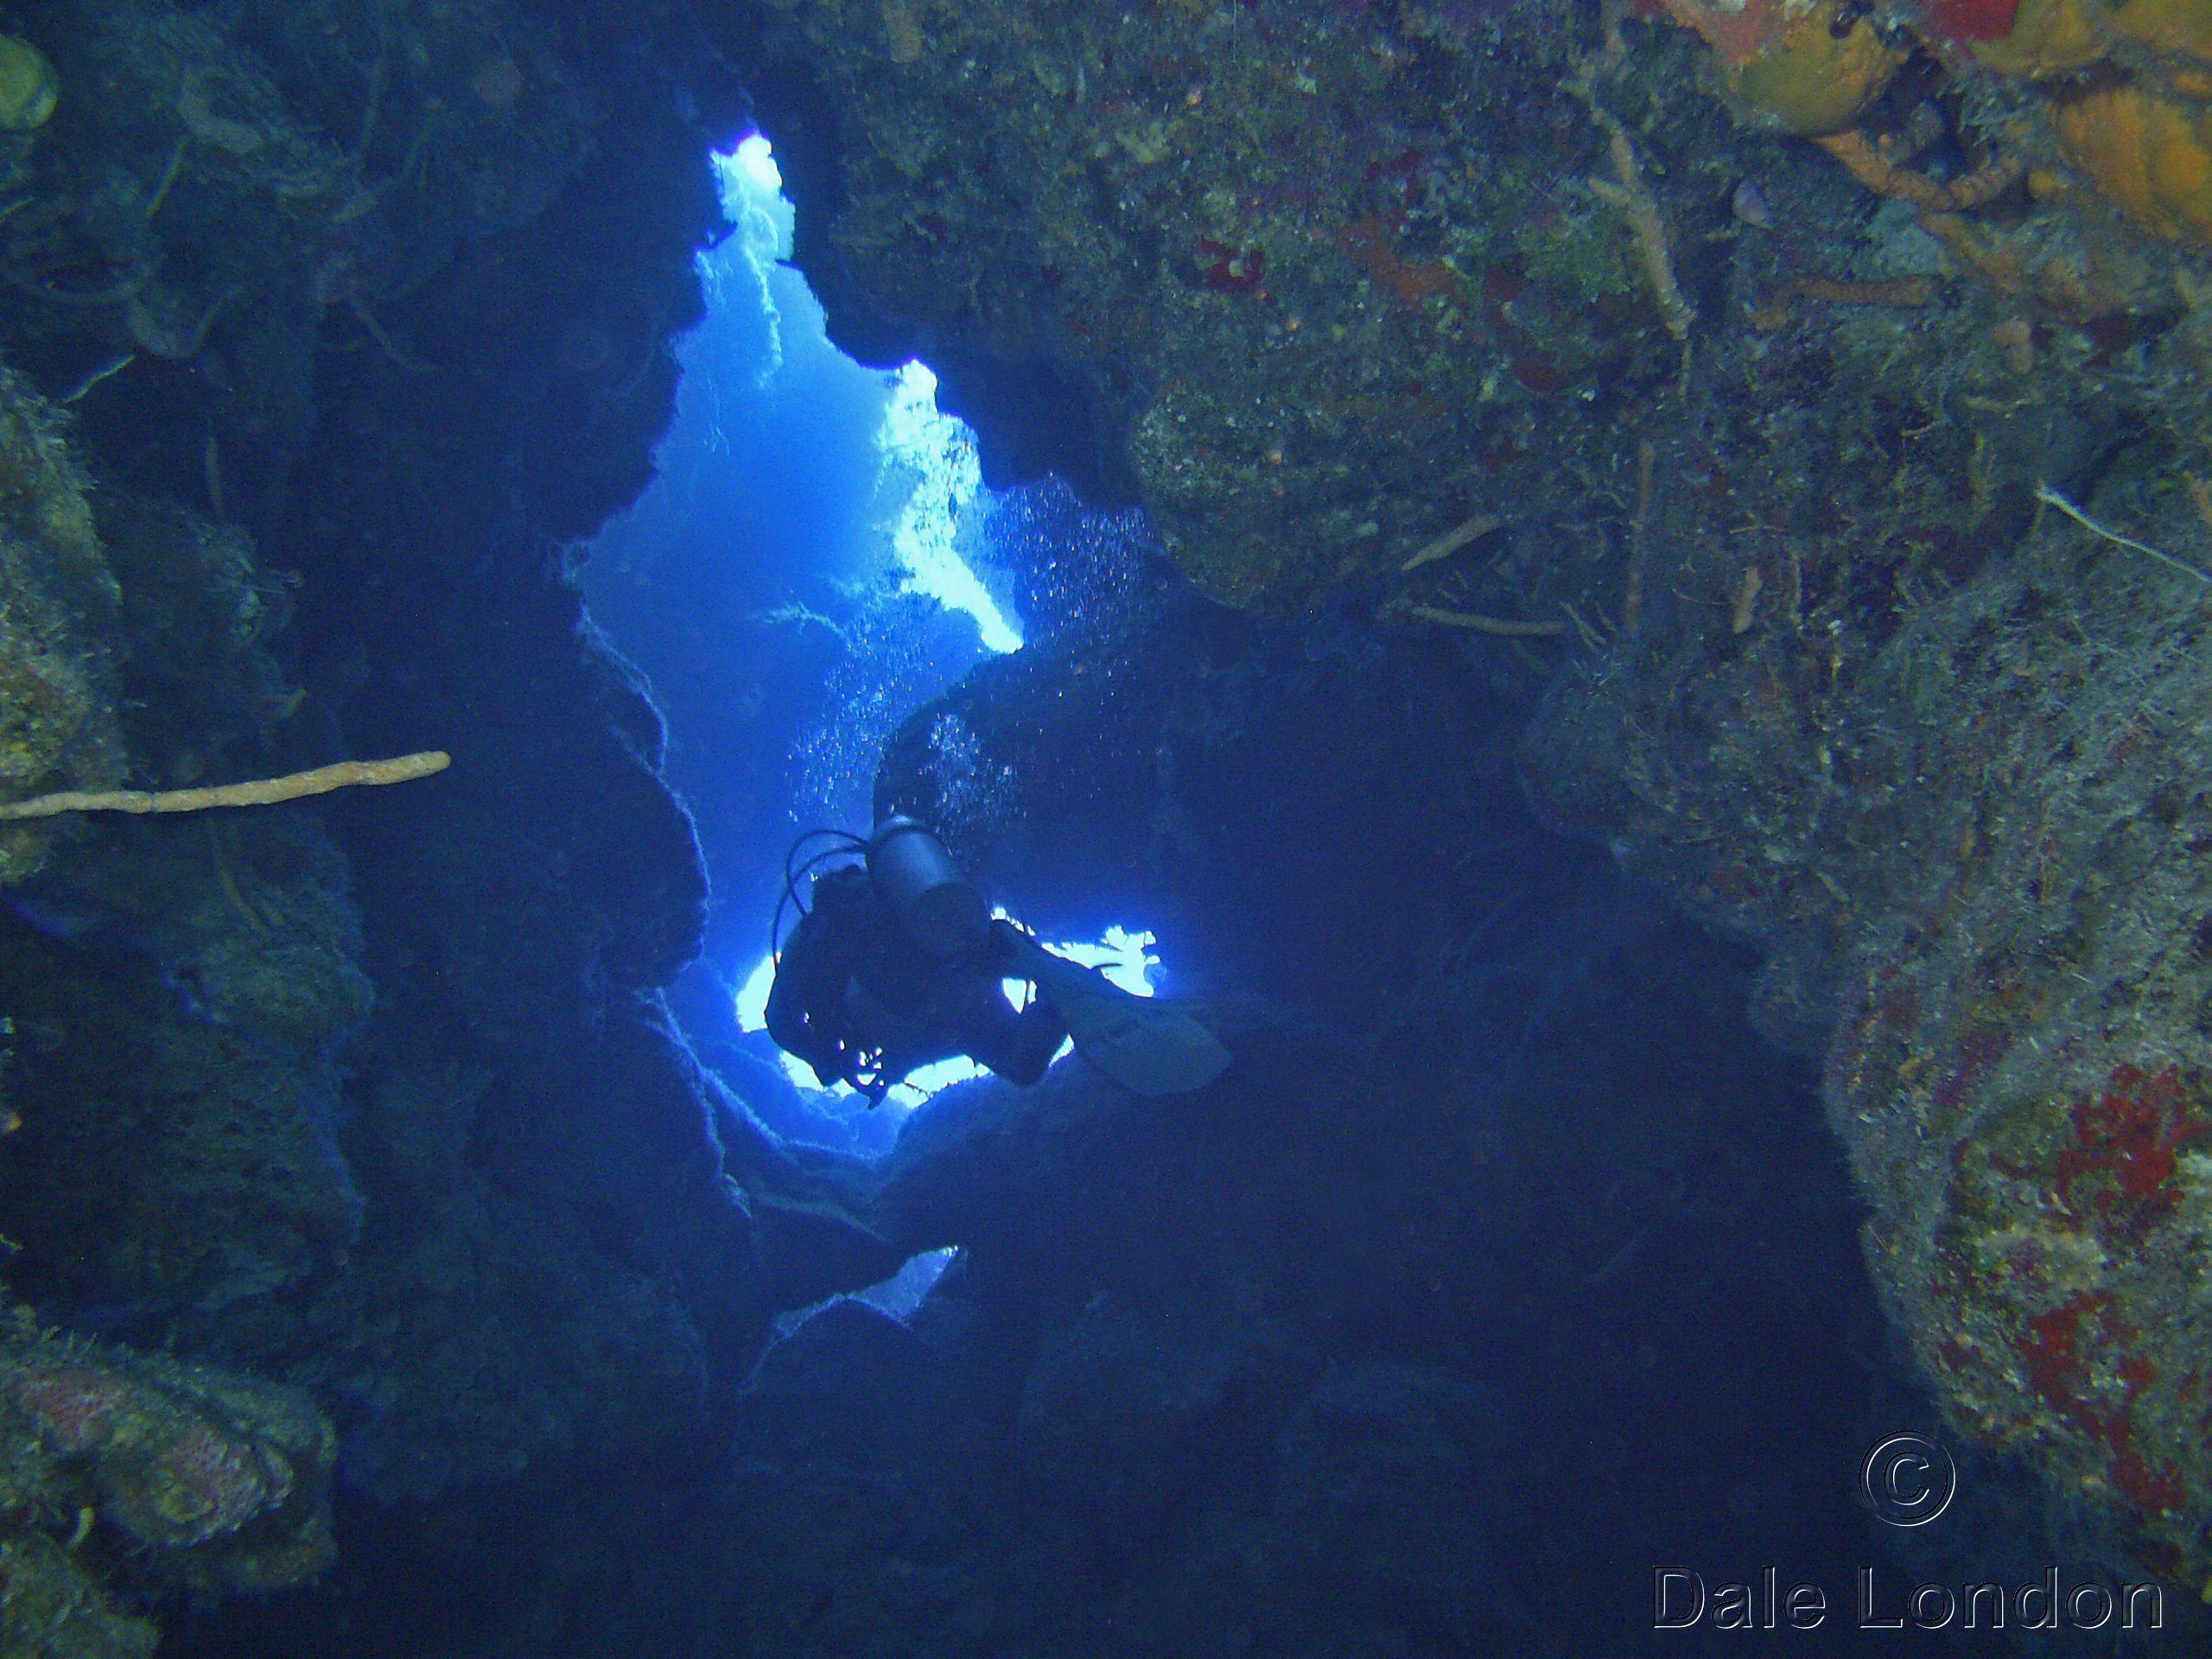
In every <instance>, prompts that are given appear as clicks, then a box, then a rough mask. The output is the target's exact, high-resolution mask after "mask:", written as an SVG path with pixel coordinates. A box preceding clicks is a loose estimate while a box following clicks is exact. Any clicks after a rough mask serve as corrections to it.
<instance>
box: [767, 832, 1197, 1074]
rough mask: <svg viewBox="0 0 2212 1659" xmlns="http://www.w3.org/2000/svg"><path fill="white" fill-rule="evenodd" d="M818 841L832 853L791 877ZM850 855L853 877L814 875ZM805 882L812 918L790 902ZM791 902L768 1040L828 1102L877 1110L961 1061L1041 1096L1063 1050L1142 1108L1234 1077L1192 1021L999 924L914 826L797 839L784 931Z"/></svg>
mask: <svg viewBox="0 0 2212 1659" xmlns="http://www.w3.org/2000/svg"><path fill="white" fill-rule="evenodd" d="M817 836H828V837H829V838H830V841H831V844H830V845H829V847H827V848H826V849H823V850H821V851H818V852H817V853H816V854H815V855H812V856H811V857H810V858H808V859H806V860H804V861H803V862H800V863H798V864H797V865H796V867H795V866H794V864H793V862H792V860H794V859H796V858H797V855H798V850H799V848H800V847H802V846H804V844H805V843H806V842H808V841H809V840H811V839H814V838H815V837H817ZM841 855H843V856H851V855H859V858H860V861H859V862H857V863H847V864H841V865H838V866H836V868H829V869H823V868H821V867H822V866H823V865H824V864H826V863H828V862H829V861H831V860H833V859H836V858H837V857H839V856H841ZM810 870H811V871H814V872H815V874H814V881H813V903H812V904H811V905H810V906H809V905H804V904H801V903H800V902H799V898H798V878H799V876H800V875H801V874H805V873H806V872H808V871H810ZM786 903H788V904H791V905H793V906H798V910H799V912H800V914H799V922H798V926H797V927H796V928H794V929H793V930H792V931H791V938H789V939H788V940H786V941H785V942H784V943H783V945H782V947H781V949H780V950H779V951H778V953H777V958H776V978H775V983H774V985H773V987H772V988H771V989H770V991H769V993H768V1033H769V1035H770V1036H772V1037H773V1038H774V1039H776V1042H777V1043H778V1045H779V1046H781V1047H782V1048H783V1049H784V1050H785V1052H787V1053H790V1054H793V1055H796V1056H797V1057H798V1058H800V1059H802V1060H804V1061H805V1062H806V1063H807V1065H810V1066H811V1067H813V1068H814V1075H815V1076H816V1077H818V1078H819V1079H820V1080H821V1082H822V1086H823V1088H825V1089H827V1088H830V1087H832V1086H834V1085H835V1084H839V1083H846V1084H851V1085H852V1086H853V1087H854V1088H855V1089H856V1090H859V1091H860V1092H861V1093H862V1094H863V1095H866V1096H868V1103H869V1104H870V1105H871V1106H872V1105H874V1103H876V1102H877V1101H879V1100H880V1099H881V1098H882V1097H883V1095H884V1093H885V1091H886V1090H888V1089H890V1088H891V1087H892V1086H893V1084H897V1083H899V1081H900V1080H901V1079H903V1078H904V1077H906V1075H907V1074H908V1073H909V1072H911V1071H915V1070H916V1069H918V1068H919V1067H921V1066H924V1065H929V1064H931V1062H933V1061H937V1060H942V1059H948V1058H951V1057H952V1056H953V1055H956V1054H965V1055H967V1056H969V1058H971V1059H974V1060H976V1062H977V1063H978V1064H980V1065H985V1066H988V1068H989V1069H990V1070H991V1071H995V1072H996V1073H997V1074H998V1075H999V1076H1000V1077H1004V1078H1006V1079H1007V1081H1008V1082H1010V1083H1017V1084H1033V1083H1035V1082H1036V1081H1037V1080H1038V1079H1039V1077H1043V1076H1044V1075H1045V1069H1046V1066H1048V1065H1051V1064H1052V1056H1053V1055H1054V1054H1055V1053H1056V1052H1058V1049H1059V1046H1060V1045H1061V1043H1062V1042H1064V1041H1065V1040H1066V1039H1067V1038H1068V1037H1069V1036H1070V1035H1072V1036H1073V1037H1074V1039H1075V1042H1076V1047H1077V1050H1078V1051H1079V1052H1081V1053H1082V1054H1083V1055H1084V1058H1087V1059H1089V1060H1090V1062H1091V1063H1092V1064H1093V1065H1096V1066H1097V1067H1098V1069H1099V1070H1100V1071H1103V1072H1105V1073H1106V1075H1107V1076H1108V1077H1112V1078H1113V1079H1114V1080H1115V1081H1116V1082H1117V1083H1120V1084H1123V1085H1124V1086H1126V1087H1128V1088H1130V1089H1133V1090H1136V1091H1137V1092H1138V1093H1140V1094H1149V1095H1164V1094H1179V1093H1182V1092H1184V1091H1185V1090H1192V1089H1197V1088H1199V1087H1202V1086H1203V1085H1204V1084H1207V1083H1210V1082H1211V1081H1212V1080H1213V1079H1214V1077H1217V1076H1218V1075H1219V1074H1220V1072H1221V1071H1222V1069H1223V1068H1224V1066H1226V1065H1228V1064H1229V1059H1230V1055H1229V1051H1228V1050H1227V1049H1225V1048H1224V1047H1223V1046H1221V1044H1220V1043H1219V1042H1218V1041H1217V1039H1215V1038H1214V1036H1213V1034H1212V1033H1211V1032H1209V1031H1207V1030H1206V1029H1205V1027H1203V1026H1201V1025H1199V1024H1198V1022H1197V1021H1196V1020H1192V1018H1191V1017H1190V1016H1189V1015H1187V1014H1183V1013H1180V1012H1179V1011H1178V1010H1176V1009H1173V1008H1172V1007H1166V1006H1165V1005H1161V1004H1155V1003H1152V1002H1149V1001H1146V1000H1145V999H1142V998H1140V997H1134V996H1130V995H1128V993H1126V992H1124V991H1122V990H1120V989H1118V988H1116V987H1115V986H1113V985H1112V984H1110V983H1109V982H1108V981H1107V980H1106V978H1105V976H1103V975H1102V974H1099V973H1098V972H1097V971H1096V970H1095V969H1089V968H1083V967H1079V966H1077V964H1076V963H1071V962H1068V961H1066V960H1065V959H1064V958H1062V957H1056V956H1054V955H1053V954H1052V952H1051V951H1049V950H1046V949H1045V948H1044V946H1042V945H1040V944H1038V943H1037V942H1036V940H1034V939H1033V938H1030V937H1029V935H1028V934H1027V933H1025V932H1023V931H1021V930H1020V928H1018V927H1016V926H1014V925H1013V924H1012V923H1011V922H1008V921H1007V920H1006V919H1004V918H994V917H993V916H992V915H991V913H990V912H989V910H988V907H987V906H985V905H984V903H983V899H982V895H981V894H980V893H977V891H976V888H975V887H973V886H971V885H970V884H969V882H968V881H967V880H966V879H965V878H964V877H963V876H962V874H960V870H959V868H958V867H957V865H956V864H954V862H953V861H952V857H951V855H950V854H949V853H947V852H946V851H945V849H944V843H943V842H940V841H938V838H937V837H936V836H934V835H932V834H931V832H930V831H929V830H928V829H925V827H924V826H923V825H921V824H919V823H916V822H915V821H914V820H913V819H912V818H909V817H889V818H887V819H885V820H884V821H883V823H880V824H878V825H877V826H876V829H875V833H874V835H872V836H869V837H868V839H867V840H866V841H862V840H861V839H860V837H858V836H849V835H845V834H843V833H842V832H841V831H834V830H816V831H813V832H812V833H811V835H809V836H801V837H800V838H799V840H798V842H796V843H794V844H793V846H792V849H791V858H789V859H786V860H785V869H784V897H783V899H782V901H781V902H779V904H778V906H777V918H778V923H779V925H780V922H781V919H782V914H783V906H784V904H786ZM1008 980H1028V981H1030V982H1033V983H1034V984H1035V985H1036V987H1037V988H1038V992H1039V995H1036V996H1034V997H1033V998H1032V999H1031V1000H1030V1001H1029V1002H1028V1004H1027V1006H1026V1007H1021V1008H1018V1009H1017V1008H1016V1007H1014V1004H1013V1003H1012V1002H1011V1001H1009V1000H1008V999H1007V994H1006V988H1005V985H1006V982H1007V981H1008Z"/></svg>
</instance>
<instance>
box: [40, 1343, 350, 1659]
mask: <svg viewBox="0 0 2212 1659" xmlns="http://www.w3.org/2000/svg"><path fill="white" fill-rule="evenodd" d="M0 1446H4V1448H5V1449H4V1452H0V1560H4V1561H5V1562H6V1563H7V1567H8V1593H7V1595H6V1596H5V1597H4V1598H0V1645H3V1646H4V1647H5V1648H6V1649H7V1651H8V1652H9V1653H10V1654H19V1653H20V1654H24V1655H47V1654H52V1655H54V1656H55V1659H60V1656H63V1655H68V1656H71V1659H85V1656H91V1655H104V1654H116V1655H124V1654H139V1653H143V1652H147V1651H150V1649H151V1647H152V1637H153V1632H152V1630H151V1627H150V1626H149V1625H148V1624H145V1623H144V1622H143V1621H142V1620H140V1619H137V1618H132V1617H130V1616H128V1615H126V1614H124V1613H123V1612H121V1611H118V1599H143V1598H145V1597H148V1596H158V1595H161V1594H163V1593H166V1592H171V1591H174V1590H176V1589H181V1588H182V1589H190V1590H192V1591H194V1592H201V1593H208V1592H226V1591H246V1592H260V1591H267V1590H273V1589H278V1588H282V1587H283V1586H289V1585H296V1584H301V1583H304V1582H306V1581H308V1580H311V1579H313V1578H315V1577H316V1576H317V1575H319V1574H320V1573H321V1572H322V1571H323V1570H324V1569H325V1568H326V1567H327V1566H328V1565H329V1562H330V1560H331V1551H332V1546H331V1538H330V1529H329V1521H328V1516H327V1496H328V1491H327V1489H328V1481H329V1474H330V1466H331V1459H332V1453H333V1451H334V1446H335V1440H334V1437H333V1435H332V1433H331V1431H330V1427H329V1425H328V1424H327V1423H326V1422H325V1421H323V1420H322V1418H321V1415H320V1414H317V1413H316V1412H315V1409H314V1408H313V1407H312V1406H310V1405H309V1404H308V1402H306V1401H305V1400H304V1399H303V1398H302V1396H300V1395H297V1394H296V1393H294V1392H292V1391H291V1390H289V1389H278V1388H275V1387H272V1386H270V1385H269V1384H267V1383H258V1382H255V1381H251V1380H250V1379H247V1378H245V1377H241V1376H236V1375H233V1374H231V1373H227V1372H223V1371H218V1370H212V1369H209V1368H207V1367H205V1366H194V1365H183V1364H180V1363H176V1362H175V1361H173V1360H169V1359H166V1358H162V1357H156V1356H151V1355H141V1354H130V1353H127V1352H124V1351H121V1350H118V1349H114V1348H109V1347H101V1346H93V1345H91V1344H80V1343H65V1342H61V1341H58V1340H56V1339H54V1338H51V1337H48V1336H46V1335H44V1334H42V1333H41V1332H39V1331H38V1330H37V1328H36V1326H35V1325H34V1324H33V1323H32V1322H30V1321H29V1319H27V1318H25V1317H23V1316H22V1314H21V1313H18V1314H17V1315H16V1319H15V1320H14V1322H13V1323H12V1325H11V1326H10V1335H9V1336H8V1337H7V1338H5V1339H4V1340H0ZM64 1607H66V1608H67V1609H68V1610H69V1611H68V1612H67V1624H68V1625H69V1627H70V1628H68V1629H67V1630H66V1631H65V1630H64V1629H63V1626H64V1622H65V1621H64V1618H63V1617H62V1616H61V1614H60V1609H62V1608H64Z"/></svg>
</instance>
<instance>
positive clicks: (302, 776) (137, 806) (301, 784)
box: [0, 749, 453, 818]
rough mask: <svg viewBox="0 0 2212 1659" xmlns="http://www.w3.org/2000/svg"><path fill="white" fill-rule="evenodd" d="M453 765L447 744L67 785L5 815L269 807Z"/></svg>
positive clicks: (3, 807)
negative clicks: (291, 768)
mask: <svg viewBox="0 0 2212 1659" xmlns="http://www.w3.org/2000/svg"><path fill="white" fill-rule="evenodd" d="M452 764H453V757H452V756H451V755H449V754H448V753H446V752H445V751H444V750H443V749H425V750H424V751H423V753H420V754H403V755H400V756H399V757H397V759H396V760H340V761H338V762H336V763H335V764H334V765H332V766H317V767H315V769H314V770H313V771H312V772H291V773H289V774H287V775H286V776H284V777H282V778H257V779H254V780H253V781H252V782H251V783H245V784H216V785H211V786H210V787H207V788H205V789H156V790H145V789H103V790H82V789H65V790H63V791H61V792H60V794H57V795H34V796H32V797H31V798H29V800H26V801H12V802H9V803H7V804H0V818H50V817H55V816H56V815H58V814H60V813H63V812H204V811H206V810H207V809H208V808H210V807H215V806H268V805H270V804H273V803H275V802H277V801H296V800H297V799H299V798H300V797H301V796H302V795H324V794H327V793H328V792H329V791H332V790H334V789H351V788H353V786H354V785H357V784H404V783H407V782H409V781H410V779H416V778H428V777H429V775H430V774H431V773H432V772H443V771H444V770H445V769H446V768H447V767H448V766H451V765H452Z"/></svg>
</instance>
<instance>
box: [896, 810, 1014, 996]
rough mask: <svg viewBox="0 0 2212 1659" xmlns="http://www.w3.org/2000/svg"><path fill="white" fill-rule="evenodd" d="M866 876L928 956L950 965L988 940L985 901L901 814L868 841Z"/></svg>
mask: <svg viewBox="0 0 2212 1659" xmlns="http://www.w3.org/2000/svg"><path fill="white" fill-rule="evenodd" d="M868 880H871V881H873V882H874V884H875V890H876V893H878V894H879V895H880V897H881V898H882V899H883V902H884V903H885V904H886V905H887V906H889V908H890V911H891V913H892V915H893V916H894V917H896V918H898V922H899V926H900V927H902V928H903V929H905V930H906V937H907V938H910V939H912V941H913V942H914V943H915V944H917V945H918V946H919V947H920V948H921V949H922V950H924V951H925V952H926V953H927V954H929V955H930V956H932V957H938V958H940V959H942V960H945V961H950V960H951V959H953V958H954V957H963V956H965V955H967V954H968V953H969V951H971V950H976V949H978V948H980V947H981V946H982V944H983V942H984V940H985V939H987V938H988V937H989V936H990V930H991V912H990V911H989V909H988V906H985V905H984V903H983V895H982V893H978V892H976V889H975V888H974V887H971V886H969V882H968V879H967V877H965V876H963V875H962V874H960V867H959V866H958V865H957V864H955V863H954V862H953V861H952V855H951V854H950V853H948V852H946V851H945V850H944V842H941V841H939V840H938V838H937V837H936V836H933V835H931V833H930V831H929V830H928V829H926V828H925V827H924V826H923V825H921V824H919V823H916V822H915V821H914V820H913V819H912V818H910V817H906V816H905V815H904V814H903V813H895V814H893V816H892V817H887V818H886V819H885V820H884V821H883V822H882V823H879V824H878V825H876V826H875V833H874V835H872V836H869V837H868Z"/></svg>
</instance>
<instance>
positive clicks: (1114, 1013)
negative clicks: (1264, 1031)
mask: <svg viewBox="0 0 2212 1659" xmlns="http://www.w3.org/2000/svg"><path fill="white" fill-rule="evenodd" d="M1015 938H1016V940H1017V943H1016V944H1015V946H1014V966H1015V971H1016V972H1018V973H1020V974H1021V975H1023V976H1026V977H1027V978H1029V979H1031V980H1033V981H1034V982H1036V985H1037V988H1038V990H1039V992H1040V993H1041V994H1043V995H1046V996H1049V997H1051V998H1052V1004H1053V1006H1054V1007H1057V1008H1058V1009H1059V1011H1060V1016H1061V1018H1063V1019H1064V1020H1066V1021H1067V1022H1068V1035H1069V1036H1071V1037H1072V1038H1073V1039H1075V1047H1076V1052H1077V1053H1078V1054H1080V1055H1082V1056H1083V1058H1084V1059H1086V1060H1089V1061H1090V1063H1091V1065H1095V1066H1096V1067H1097V1068H1098V1069H1099V1070H1100V1071H1103V1072H1104V1073H1105V1074H1106V1075H1107V1077H1110V1078H1111V1079H1112V1080H1113V1081H1114V1082H1116V1083H1118V1084H1121V1085H1122V1087H1123V1088H1124V1089H1127V1090H1130V1091H1131V1092H1132V1093H1135V1094H1140V1095H1182V1094H1188V1093H1189V1092H1190V1091H1191V1090H1193V1089H1203V1088H1205V1086H1206V1084H1210V1083H1211V1082H1212V1081H1213V1080H1214V1079H1215V1078H1216V1077H1219V1076H1220V1075H1221V1074H1222V1073H1223V1072H1224V1071H1226V1070H1227V1069H1228V1067H1229V1062H1230V1059H1231V1058H1233V1057H1232V1056H1231V1055H1230V1052H1229V1050H1228V1049H1227V1048H1225V1047H1224V1046H1222V1042H1221V1039H1219V1038H1218V1037H1216V1036H1215V1035H1214V1034H1213V1033H1211V1032H1210V1031H1208V1030H1207V1029H1206V1028H1205V1027H1204V1026H1202V1025H1200V1024H1199V1023H1198V1021H1197V1020H1193V1019H1192V1018H1191V1016H1190V1015H1189V1014H1185V1013H1184V1012H1183V1011H1182V1010H1181V1009H1180V1008H1179V1007H1175V1006H1174V1005H1173V1003H1167V1002H1154V1001H1150V1000H1149V999H1147V998H1145V997H1141V996H1132V995H1129V994H1128V992H1127V991H1125V990H1123V989H1122V988H1121V987H1120V986H1118V985H1116V984H1114V983H1113V982H1111V981H1109V979H1108V978H1107V977H1106V976H1105V975H1103V974H1102V973H1100V972H1099V971H1098V970H1097V969H1096V968H1085V967H1083V966H1081V965H1079V964H1078V963H1072V962H1069V961H1067V960H1065V958H1063V957H1056V956H1054V955H1053V954H1052V952H1051V951H1049V950H1046V949H1045V947H1044V946H1043V945H1041V944H1038V943H1037V942H1036V940H1034V939H1033V938H1029V937H1028V936H1027V934H1016V935H1015Z"/></svg>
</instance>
